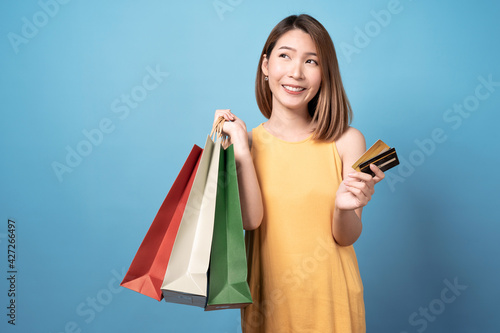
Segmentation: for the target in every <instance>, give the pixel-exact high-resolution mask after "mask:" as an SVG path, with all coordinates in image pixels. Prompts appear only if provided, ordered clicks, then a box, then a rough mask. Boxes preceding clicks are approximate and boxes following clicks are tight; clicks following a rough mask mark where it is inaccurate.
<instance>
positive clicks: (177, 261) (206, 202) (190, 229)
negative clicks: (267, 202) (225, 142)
mask: <svg viewBox="0 0 500 333" xmlns="http://www.w3.org/2000/svg"><path fill="white" fill-rule="evenodd" d="M220 152H221V141H220V140H219V139H218V140H217V142H214V141H213V140H212V139H211V138H210V136H209V137H208V138H207V141H206V144H205V148H204V150H203V154H202V156H201V160H200V164H199V166H198V170H197V172H196V176H195V179H194V182H193V186H192V188H191V192H190V194H189V197H188V201H187V204H186V208H185V210H184V214H183V216H182V220H181V223H180V226H179V230H178V232H177V236H176V238H175V242H174V246H173V248H172V253H171V255H170V260H169V262H168V266H167V270H166V273H165V277H164V279H163V284H162V286H161V290H162V293H163V296H164V298H165V301H167V302H171V303H179V304H187V305H194V306H199V307H204V306H205V304H206V300H207V271H208V266H209V262H210V249H211V246H212V234H213V229H214V217H215V201H216V197H217V181H218V170H219V158H220Z"/></svg>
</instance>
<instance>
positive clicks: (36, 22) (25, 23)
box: [7, 0, 70, 54]
mask: <svg viewBox="0 0 500 333" xmlns="http://www.w3.org/2000/svg"><path fill="white" fill-rule="evenodd" d="M68 2H70V0H40V1H38V6H39V7H40V10H39V11H36V12H35V13H34V14H33V15H31V18H27V17H26V16H23V17H22V18H21V22H22V26H21V30H20V34H18V33H15V32H12V31H11V32H9V33H7V39H8V40H9V42H10V46H11V47H12V49H13V50H14V53H15V54H18V53H19V47H20V46H21V45H23V44H28V43H29V42H30V41H31V40H32V39H33V38H35V37H36V36H37V35H38V33H39V32H40V29H42V28H43V27H45V26H46V25H47V24H48V23H49V21H50V20H51V19H53V18H54V17H55V16H56V15H57V14H58V13H59V10H60V8H61V5H65V4H67V3H68Z"/></svg>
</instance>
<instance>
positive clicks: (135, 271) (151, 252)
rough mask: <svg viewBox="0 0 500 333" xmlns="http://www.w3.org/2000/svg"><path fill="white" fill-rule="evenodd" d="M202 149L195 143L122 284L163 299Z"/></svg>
mask: <svg viewBox="0 0 500 333" xmlns="http://www.w3.org/2000/svg"><path fill="white" fill-rule="evenodd" d="M201 155H202V149H201V148H200V147H198V146H197V145H194V146H193V149H192V150H191V153H190V154H189V157H188V158H187V160H186V162H185V163H184V166H183V167H182V169H181V171H180V173H179V175H178V176H177V178H176V179H175V182H174V184H173V185H172V187H171V189H170V191H169V192H168V194H167V197H166V198H165V200H164V201H163V204H162V205H161V207H160V209H159V211H158V213H157V214H156V217H155V218H154V220H153V223H152V224H151V226H150V228H149V230H148V232H147V233H146V236H145V237H144V239H143V241H142V243H141V245H140V247H139V250H138V251H137V253H136V255H135V257H134V259H133V261H132V264H131V265H130V268H129V270H128V272H127V274H126V275H125V277H124V279H123V281H122V283H121V284H120V285H121V286H123V287H125V288H128V289H131V290H134V291H137V292H139V293H141V294H144V295H146V296H149V297H152V298H154V299H157V300H158V301H160V300H161V299H162V297H163V294H162V292H161V290H160V288H161V284H162V283H163V278H164V276H165V271H166V269H167V263H168V261H169V257H170V254H171V251H172V247H173V245H174V241H175V236H176V234H177V230H178V229H179V224H180V222H181V218H182V215H183V212H184V208H185V206H186V203H187V200H188V196H189V193H190V190H191V187H192V185H193V182H194V178H195V175H196V170H197V167H198V163H199V162H200V157H201Z"/></svg>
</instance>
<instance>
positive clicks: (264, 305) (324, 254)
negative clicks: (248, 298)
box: [245, 237, 334, 328]
mask: <svg viewBox="0 0 500 333" xmlns="http://www.w3.org/2000/svg"><path fill="white" fill-rule="evenodd" d="M333 251H334V248H333V245H331V244H330V243H329V242H328V241H327V240H326V239H323V238H320V237H318V239H317V246H316V248H315V249H314V252H313V254H312V255H310V256H307V257H305V258H303V259H302V260H301V262H300V263H299V264H298V265H297V266H295V267H292V268H290V269H288V270H287V271H285V272H284V274H283V276H282V286H283V287H282V288H276V289H274V290H272V291H271V292H270V293H269V297H268V298H267V299H265V300H263V301H262V302H261V303H260V304H257V303H255V301H254V305H255V306H256V307H257V311H255V312H253V313H252V314H251V316H250V317H249V318H248V319H247V321H246V322H245V325H248V326H251V327H253V328H257V327H260V326H261V325H262V324H263V323H264V319H265V318H266V317H268V316H272V314H273V312H274V311H275V308H276V306H278V305H280V304H283V303H284V302H286V294H285V293H284V291H283V290H284V289H296V288H297V287H299V286H301V285H303V284H304V283H305V281H307V279H308V278H309V277H311V276H312V275H313V274H314V273H315V272H316V270H317V269H318V267H319V265H321V263H322V262H325V261H326V260H328V258H329V255H330V254H331V253H332V252H333Z"/></svg>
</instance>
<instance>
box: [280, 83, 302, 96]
mask: <svg viewBox="0 0 500 333" xmlns="http://www.w3.org/2000/svg"><path fill="white" fill-rule="evenodd" d="M281 86H282V87H283V89H285V91H286V92H288V93H290V94H294V95H296V94H300V93H301V92H303V91H304V90H306V88H304V87H301V86H296V85H292V84H283V85H281Z"/></svg>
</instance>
